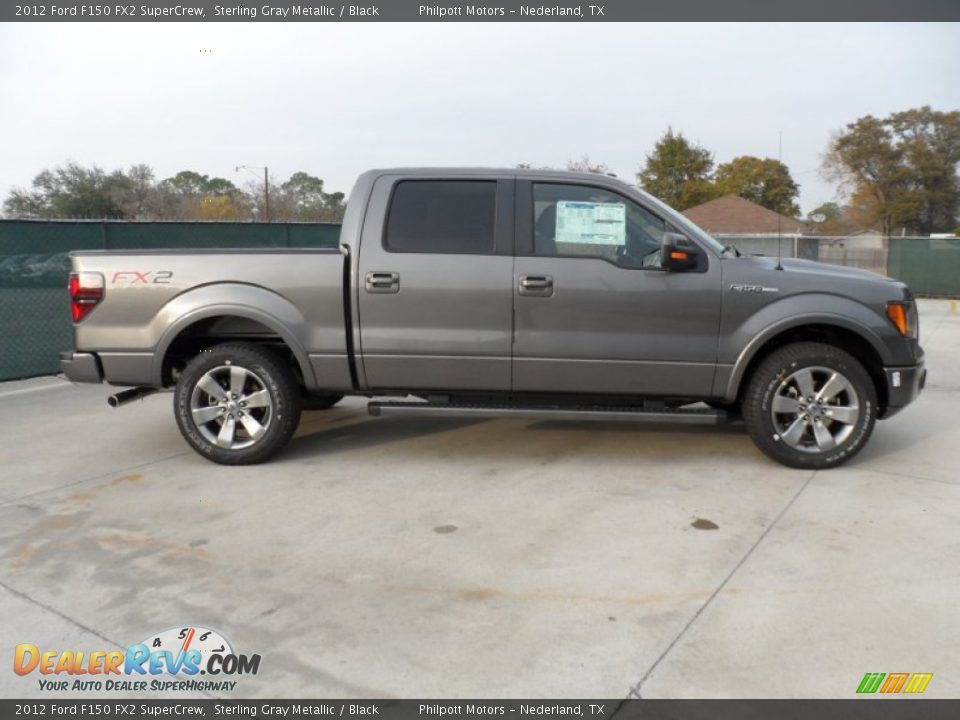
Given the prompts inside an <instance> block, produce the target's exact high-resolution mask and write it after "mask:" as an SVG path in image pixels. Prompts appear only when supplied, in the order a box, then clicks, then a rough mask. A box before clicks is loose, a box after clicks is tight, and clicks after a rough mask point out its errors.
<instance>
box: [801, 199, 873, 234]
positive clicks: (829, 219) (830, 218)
mask: <svg viewBox="0 0 960 720" xmlns="http://www.w3.org/2000/svg"><path fill="white" fill-rule="evenodd" d="M813 218H817V220H814V219H813ZM806 220H807V223H808V224H809V225H810V226H811V227H812V228H813V229H814V232H815V233H816V234H817V235H849V234H850V233H852V232H856V231H857V230H862V229H865V228H866V227H867V226H868V225H869V223H867V225H864V224H863V223H861V222H860V219H859V218H858V217H857V216H856V215H855V213H853V211H852V210H851V209H850V208H849V207H848V206H846V205H840V204H838V203H835V202H825V203H823V204H822V205H820V206H819V207H817V208H815V209H814V210H812V211H811V212H809V213H808V214H807V218H806Z"/></svg>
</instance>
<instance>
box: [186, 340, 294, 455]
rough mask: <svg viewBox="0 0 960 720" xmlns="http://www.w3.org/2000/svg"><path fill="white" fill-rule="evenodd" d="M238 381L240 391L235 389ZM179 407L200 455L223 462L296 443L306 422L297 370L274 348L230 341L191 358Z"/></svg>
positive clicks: (271, 453) (272, 453)
mask: <svg viewBox="0 0 960 720" xmlns="http://www.w3.org/2000/svg"><path fill="white" fill-rule="evenodd" d="M243 373H246V375H243ZM235 378H236V380H235ZM211 383H215V384H211ZM235 385H237V386H239V388H240V389H239V392H238V393H233V392H231V391H232V390H234V389H237V388H236V387H234V386H235ZM218 386H219V389H218ZM211 391H212V392H211ZM219 393H223V399H219ZM215 396H216V397H215ZM215 401H216V402H215ZM264 403H268V404H264ZM173 409H174V415H175V416H176V418H177V426H178V427H179V428H180V433H181V434H182V435H183V437H184V439H186V441H187V442H188V443H189V444H190V446H191V447H192V448H193V449H194V450H196V451H197V452H198V453H199V454H200V455H202V456H203V457H205V458H208V459H209V460H213V461H214V462H216V463H220V464H222V465H252V464H254V463H259V462H263V461H264V460H267V459H268V458H270V457H272V456H273V455H275V454H276V453H277V452H279V451H280V450H281V449H282V448H283V447H284V446H285V445H286V444H287V443H288V442H289V441H290V438H291V437H292V436H293V433H294V432H295V431H296V429H297V425H298V424H299V422H300V409H301V397H300V387H299V385H298V384H297V380H296V375H295V374H294V371H293V368H291V367H290V366H289V365H288V364H287V363H286V362H285V361H284V360H283V359H282V358H280V357H279V356H277V355H276V354H275V353H274V352H272V351H271V350H270V349H268V348H265V347H263V346H261V345H255V344H253V343H239V342H238V343H224V344H222V345H216V346H214V347H212V348H211V349H210V350H208V351H205V352H202V353H200V354H199V355H198V356H197V357H195V358H194V359H193V360H191V361H190V363H189V364H188V365H187V367H186V368H185V369H184V371H183V373H182V374H181V375H180V378H179V380H178V381H177V387H176V390H175V391H174V398H173ZM195 417H196V418H197V420H195V419H194V418H195ZM206 418H209V419H206ZM228 423H229V424H230V426H229V427H228V428H226V429H224V425H226V424H228ZM228 438H229V445H227V444H226V443H227V440H228ZM218 443H221V444H218Z"/></svg>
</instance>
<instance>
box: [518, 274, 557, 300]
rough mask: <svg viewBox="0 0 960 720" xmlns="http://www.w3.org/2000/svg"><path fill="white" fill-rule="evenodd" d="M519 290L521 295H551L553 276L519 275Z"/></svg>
mask: <svg viewBox="0 0 960 720" xmlns="http://www.w3.org/2000/svg"><path fill="white" fill-rule="evenodd" d="M519 292H520V294H521V295H533V296H535V297H550V296H551V295H553V276H552V275H521V276H520V288H519Z"/></svg>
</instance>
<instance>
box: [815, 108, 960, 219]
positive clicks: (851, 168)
mask: <svg viewBox="0 0 960 720" xmlns="http://www.w3.org/2000/svg"><path fill="white" fill-rule="evenodd" d="M958 162H960V111H953V112H938V111H935V110H932V109H931V108H930V107H929V106H924V107H921V108H915V109H911V110H906V111H903V112H898V113H893V114H892V115H889V116H888V117H886V118H882V119H881V118H875V117H873V116H872V115H867V116H865V117H862V118H859V119H858V120H856V121H855V122H852V123H849V124H847V126H846V128H845V129H844V130H843V131H841V132H840V133H838V134H837V135H836V136H835V137H834V138H833V140H832V141H831V143H830V146H829V149H828V151H827V154H826V156H825V157H824V161H823V168H822V170H823V174H824V176H825V177H827V178H828V179H830V180H833V181H834V182H836V183H837V184H838V185H839V186H840V189H841V191H842V192H844V193H845V194H846V195H847V196H849V202H850V206H851V209H852V210H853V211H854V212H856V213H858V214H859V215H860V216H861V217H863V218H868V219H869V221H870V222H869V224H877V225H879V226H880V229H881V230H882V231H883V232H884V233H886V234H891V233H893V232H894V231H895V230H896V229H897V228H903V229H905V230H908V231H910V232H913V233H920V234H928V233H931V232H937V231H949V230H950V229H951V228H952V227H954V226H955V225H956V220H957V211H958V208H960V182H958V178H957V163H958Z"/></svg>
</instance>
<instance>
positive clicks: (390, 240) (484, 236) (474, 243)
mask: <svg viewBox="0 0 960 720" xmlns="http://www.w3.org/2000/svg"><path fill="white" fill-rule="evenodd" d="M496 211H497V183H496V181H494V180H404V181H402V182H400V183H397V185H396V186H395V187H394V191H393V197H392V198H391V201H390V210H389V214H388V216H387V230H386V236H385V238H384V246H385V248H386V249H387V250H389V251H391V252H404V253H460V254H488V253H493V251H494V227H495V220H496Z"/></svg>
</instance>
